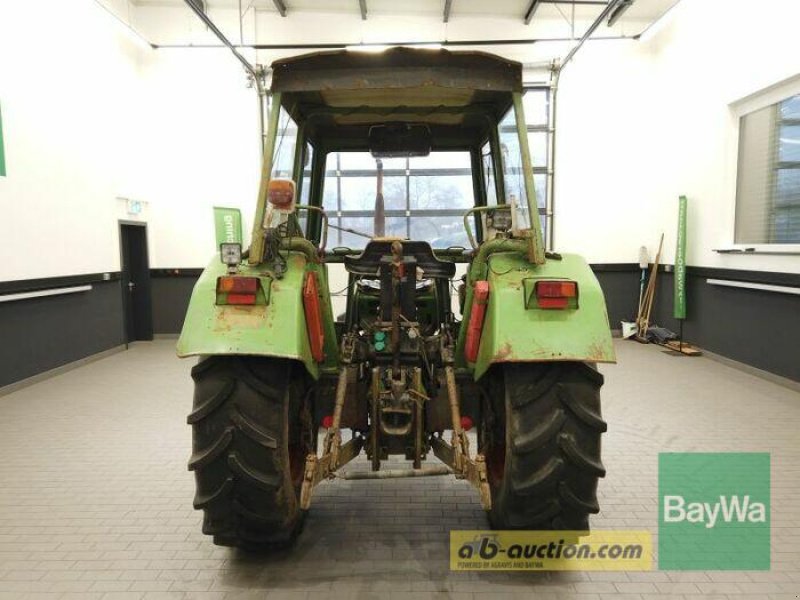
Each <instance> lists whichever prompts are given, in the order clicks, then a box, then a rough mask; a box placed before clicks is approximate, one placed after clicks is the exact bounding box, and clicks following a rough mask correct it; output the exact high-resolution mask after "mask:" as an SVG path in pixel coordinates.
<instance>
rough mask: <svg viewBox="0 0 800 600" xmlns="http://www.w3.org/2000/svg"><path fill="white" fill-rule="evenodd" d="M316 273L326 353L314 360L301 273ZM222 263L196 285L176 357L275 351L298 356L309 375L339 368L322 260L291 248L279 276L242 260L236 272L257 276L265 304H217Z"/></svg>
mask: <svg viewBox="0 0 800 600" xmlns="http://www.w3.org/2000/svg"><path fill="white" fill-rule="evenodd" d="M308 271H314V272H316V273H317V277H318V281H319V293H320V306H321V312H322V324H323V330H324V334H325V338H324V350H325V358H324V360H323V362H321V363H318V362H317V361H315V360H314V358H313V357H312V355H311V347H310V344H309V340H308V330H307V328H306V319H305V312H304V309H303V297H302V289H303V282H304V279H305V274H306V272H308ZM225 274H226V267H225V265H223V264H222V263H221V262H220V261H219V259H215V260H214V261H212V262H211V264H210V265H209V266H208V267H207V268H206V269H205V270H204V271H203V274H202V275H201V276H200V279H199V280H198V281H197V283H196V284H195V286H194V290H193V291H192V297H191V300H190V301H189V308H188V310H187V312H186V319H185V320H184V323H183V329H182V331H181V336H180V339H179V340H178V348H177V351H178V356H180V357H186V356H207V355H226V354H243V355H251V356H273V357H277V358H289V359H294V360H299V361H301V362H302V363H303V364H304V365H305V367H306V369H307V370H308V372H309V374H310V375H311V376H312V377H313V378H315V379H316V378H318V377H319V375H320V372H321V371H325V370H333V371H335V370H336V369H337V368H338V344H337V341H336V333H335V330H334V326H333V317H332V312H331V303H330V293H329V291H328V276H327V269H326V267H325V265H321V264H315V263H310V262H308V261H307V259H306V257H305V256H304V255H303V254H300V253H291V254H289V256H288V260H287V270H286V273H285V274H284V276H283V277H282V278H281V279H277V278H275V277H274V275H273V274H272V272H271V271H269V270H268V269H266V268H265V267H264V266H263V265H261V266H260V265H252V266H251V265H241V266H240V269H239V273H238V274H239V275H243V276H248V277H258V278H259V281H260V282H261V287H262V289H263V290H264V291H265V296H266V298H267V304H266V305H256V306H218V305H217V304H216V285H217V277H220V276H222V275H225Z"/></svg>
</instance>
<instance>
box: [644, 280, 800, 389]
mask: <svg viewBox="0 0 800 600" xmlns="http://www.w3.org/2000/svg"><path fill="white" fill-rule="evenodd" d="M707 276H708V275H697V274H692V273H689V275H688V276H687V279H686V288H687V296H686V298H687V308H686V319H685V320H684V324H683V337H684V339H685V340H686V341H687V342H689V343H692V344H695V345H696V346H699V347H700V348H704V349H706V350H710V351H711V352H714V353H716V354H720V355H722V356H725V357H728V358H732V359H733V360H738V361H740V362H743V363H746V364H748V365H752V366H754V367H757V368H759V369H763V370H765V371H769V372H770V373H775V374H776V375H780V376H782V377H788V378H789V379H793V380H795V381H800V296H797V295H793V294H781V293H776V292H767V291H761V290H751V289H742V288H732V287H723V286H717V285H711V284H709V283H706V278H707ZM711 276H712V277H714V275H713V274H712V275H711ZM716 278H719V279H724V277H721V276H720V275H716ZM776 283H777V282H776ZM672 294H673V274H672V273H659V275H658V290H657V296H656V303H655V306H654V307H653V319H652V320H653V321H654V322H656V323H658V324H659V325H663V326H664V327H667V328H668V329H671V330H672V331H675V332H677V331H678V327H679V322H678V321H677V320H676V319H674V318H673V317H672Z"/></svg>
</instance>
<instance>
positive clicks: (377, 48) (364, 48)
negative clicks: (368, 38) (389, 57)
mask: <svg viewBox="0 0 800 600" xmlns="http://www.w3.org/2000/svg"><path fill="white" fill-rule="evenodd" d="M388 48H389V46H384V45H382V44H356V45H354V46H345V47H344V49H345V50H347V51H348V52H373V53H378V52H383V51H384V50H387V49H388Z"/></svg>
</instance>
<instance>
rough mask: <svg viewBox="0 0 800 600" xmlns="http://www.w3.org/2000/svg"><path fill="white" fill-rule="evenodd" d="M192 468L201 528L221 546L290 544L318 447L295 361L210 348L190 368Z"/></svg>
mask: <svg viewBox="0 0 800 600" xmlns="http://www.w3.org/2000/svg"><path fill="white" fill-rule="evenodd" d="M192 378H193V379H194V381H195V392H194V407H193V410H192V412H191V414H190V415H189V416H188V418H187V422H188V423H189V424H190V425H191V426H192V438H193V440H192V449H193V453H192V456H191V458H190V459H189V470H191V471H194V473H195V480H196V489H197V493H196V495H195V498H194V507H195V508H196V509H201V510H203V512H204V516H203V533H205V534H207V535H211V536H213V537H214V543H215V544H218V545H220V546H238V547H241V548H245V549H249V550H263V549H270V548H275V547H282V546H286V545H288V544H289V543H291V542H292V541H293V540H294V538H295V537H296V536H297V534H298V533H299V532H300V529H301V526H302V523H303V517H304V511H301V510H300V506H299V492H300V485H301V483H302V478H303V467H304V463H305V457H306V455H307V454H308V453H309V452H313V451H314V446H315V444H316V442H315V440H316V430H315V429H314V428H313V426H312V423H311V416H310V415H311V413H310V407H309V406H308V402H309V393H308V391H309V385H308V380H307V377H306V374H305V371H304V369H303V367H302V365H299V364H297V363H295V362H293V361H288V360H280V359H271V358H259V357H246V356H212V357H209V358H206V359H204V360H202V361H201V362H199V363H198V364H197V365H196V366H195V367H194V368H193V369H192Z"/></svg>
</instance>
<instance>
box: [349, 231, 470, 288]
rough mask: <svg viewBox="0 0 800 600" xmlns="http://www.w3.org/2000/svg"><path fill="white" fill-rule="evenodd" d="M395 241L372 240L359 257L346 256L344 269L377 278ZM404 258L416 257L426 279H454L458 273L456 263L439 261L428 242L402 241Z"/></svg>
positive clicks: (390, 253)
mask: <svg viewBox="0 0 800 600" xmlns="http://www.w3.org/2000/svg"><path fill="white" fill-rule="evenodd" d="M393 241H394V240H370V242H369V243H368V244H367V247H366V248H364V251H363V252H362V253H361V254H360V255H358V256H345V257H344V268H345V269H347V272H348V273H353V274H355V275H366V276H368V277H370V276H371V277H377V276H378V275H379V272H380V266H381V259H382V258H383V257H385V256H391V255H392V243H393ZM401 243H402V244H403V256H405V257H414V258H415V259H416V261H417V267H418V268H420V269H422V272H423V274H424V276H425V277H430V278H444V279H452V277H453V276H454V275H455V273H456V265H455V263H452V262H449V261H446V260H439V259H438V258H436V255H435V254H434V253H433V248H431V245H430V244H429V243H428V242H415V241H409V240H403V241H401Z"/></svg>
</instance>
